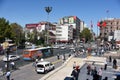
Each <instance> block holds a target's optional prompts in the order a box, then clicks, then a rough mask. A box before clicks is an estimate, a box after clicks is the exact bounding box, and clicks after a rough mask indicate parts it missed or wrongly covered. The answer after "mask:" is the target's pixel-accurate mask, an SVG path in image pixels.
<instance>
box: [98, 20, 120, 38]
mask: <svg viewBox="0 0 120 80" xmlns="http://www.w3.org/2000/svg"><path fill="white" fill-rule="evenodd" d="M100 22H106V26H105V27H100V37H101V38H106V39H108V37H109V36H113V37H114V32H115V31H116V30H117V31H119V30H120V19H116V18H107V19H104V20H101V21H100Z"/></svg>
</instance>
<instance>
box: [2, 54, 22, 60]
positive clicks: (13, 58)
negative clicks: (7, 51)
mask: <svg viewBox="0 0 120 80" xmlns="http://www.w3.org/2000/svg"><path fill="white" fill-rule="evenodd" d="M18 59H20V56H18V55H9V56H8V61H14V60H18ZM3 61H7V56H4V57H3Z"/></svg>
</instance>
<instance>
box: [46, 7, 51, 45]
mask: <svg viewBox="0 0 120 80" xmlns="http://www.w3.org/2000/svg"><path fill="white" fill-rule="evenodd" d="M45 11H46V12H47V13H48V16H47V20H48V24H47V25H48V26H47V27H48V28H47V40H46V42H47V44H48V43H49V32H48V30H49V13H50V12H51V11H52V7H50V6H48V7H45Z"/></svg>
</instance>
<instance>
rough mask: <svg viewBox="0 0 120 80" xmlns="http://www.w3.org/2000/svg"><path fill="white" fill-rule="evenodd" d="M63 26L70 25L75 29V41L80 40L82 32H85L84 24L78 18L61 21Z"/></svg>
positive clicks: (65, 18)
mask: <svg viewBox="0 0 120 80" xmlns="http://www.w3.org/2000/svg"><path fill="white" fill-rule="evenodd" d="M59 24H61V25H65V24H67V25H69V26H71V25H72V27H73V40H79V33H80V30H83V25H84V23H83V22H82V21H81V20H80V19H79V18H78V17H77V16H65V17H63V18H61V19H60V20H59Z"/></svg>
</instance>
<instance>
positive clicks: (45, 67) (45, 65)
mask: <svg viewBox="0 0 120 80" xmlns="http://www.w3.org/2000/svg"><path fill="white" fill-rule="evenodd" d="M54 68H55V66H54V64H52V63H51V62H47V61H42V62H38V63H37V64H36V69H35V70H36V72H37V73H47V72H49V71H51V70H53V69H54Z"/></svg>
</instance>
